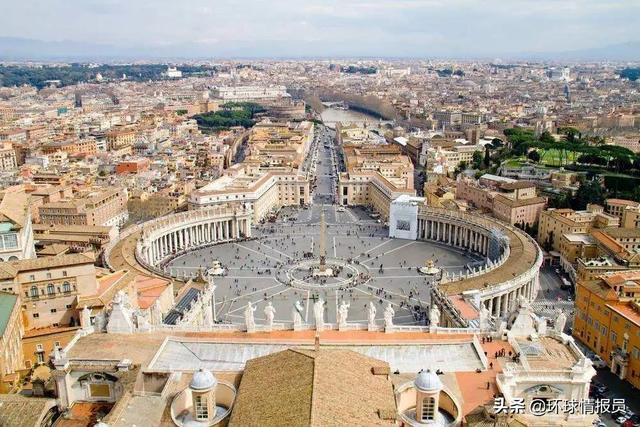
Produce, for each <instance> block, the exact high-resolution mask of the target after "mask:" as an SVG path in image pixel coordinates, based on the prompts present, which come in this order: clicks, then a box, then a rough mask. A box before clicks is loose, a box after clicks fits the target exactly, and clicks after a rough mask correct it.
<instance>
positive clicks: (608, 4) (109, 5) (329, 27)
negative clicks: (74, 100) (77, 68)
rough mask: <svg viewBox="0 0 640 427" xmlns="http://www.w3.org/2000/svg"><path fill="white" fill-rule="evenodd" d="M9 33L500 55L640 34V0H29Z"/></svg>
mask: <svg viewBox="0 0 640 427" xmlns="http://www.w3.org/2000/svg"><path fill="white" fill-rule="evenodd" d="M3 3H4V4H3V5H2V8H1V10H2V12H1V13H0V36H3V37H21V38H29V39H36V40H44V41H52V42H53V41H58V42H59V41H64V42H83V43H99V44H107V45H111V46H115V47H116V48H118V49H122V50H123V51H126V50H131V49H141V48H148V49H175V48H176V47H177V46H182V47H184V46H185V45H186V46H189V45H192V46H196V45H197V46H208V47H211V49H212V50H214V51H216V52H226V53H232V54H237V55H243V54H244V55H247V56H256V55H257V56H261V55H262V56H270V55H305V56H314V55H374V56H414V55H425V54H432V55H449V56H458V55H460V56H465V55H470V54H477V55H499V54H505V53H514V52H522V51H526V52H549V51H563V50H579V49H585V48H593V47H601V46H607V45H612V44H618V43H625V42H630V41H633V42H637V41H639V40H640V36H639V31H638V28H640V0H240V1H236V0H19V1H10V2H9V1H4V2H3Z"/></svg>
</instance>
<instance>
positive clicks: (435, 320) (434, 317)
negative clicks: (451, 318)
mask: <svg viewBox="0 0 640 427" xmlns="http://www.w3.org/2000/svg"><path fill="white" fill-rule="evenodd" d="M429 324H430V326H431V327H433V328H437V327H438V325H439V324H440V309H439V308H438V305H437V304H433V305H432V306H431V310H430V311H429Z"/></svg>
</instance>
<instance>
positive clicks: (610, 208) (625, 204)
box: [604, 199, 640, 220]
mask: <svg viewBox="0 0 640 427" xmlns="http://www.w3.org/2000/svg"><path fill="white" fill-rule="evenodd" d="M627 209H630V210H635V211H638V209H640V203H638V202H634V201H633V200H624V199H607V200H606V201H605V202H604V210H605V212H606V213H608V214H609V215H613V216H617V217H618V218H620V220H622V219H623V216H624V212H625V211H626V210H627Z"/></svg>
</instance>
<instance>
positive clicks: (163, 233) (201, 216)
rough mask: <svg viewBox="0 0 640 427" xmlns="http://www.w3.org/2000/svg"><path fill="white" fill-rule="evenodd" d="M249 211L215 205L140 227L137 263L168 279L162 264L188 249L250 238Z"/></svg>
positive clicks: (164, 218) (136, 253)
mask: <svg viewBox="0 0 640 427" xmlns="http://www.w3.org/2000/svg"><path fill="white" fill-rule="evenodd" d="M251 215H252V213H251V211H250V210H248V209H246V208H244V207H229V206H215V207H211V208H205V209H198V210H192V211H187V212H181V213H177V214H172V215H167V216H165V217H161V218H158V219H155V220H152V221H149V222H147V223H145V224H143V226H142V233H141V236H140V239H139V240H138V242H137V244H136V251H135V257H136V260H137V261H138V262H139V263H140V264H142V265H143V266H144V267H146V268H148V269H150V270H151V271H153V272H154V273H156V274H160V275H163V276H170V275H169V274H168V273H167V272H166V271H164V270H162V268H161V265H162V264H163V263H166V262H167V261H168V260H170V259H172V258H174V257H176V256H179V255H181V254H183V253H184V252H185V251H187V250H191V249H196V248H199V247H202V246H208V245H211V244H215V243H222V242H230V241H236V240H240V239H246V238H249V237H251Z"/></svg>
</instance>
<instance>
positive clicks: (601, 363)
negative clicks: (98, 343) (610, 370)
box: [591, 355, 607, 388]
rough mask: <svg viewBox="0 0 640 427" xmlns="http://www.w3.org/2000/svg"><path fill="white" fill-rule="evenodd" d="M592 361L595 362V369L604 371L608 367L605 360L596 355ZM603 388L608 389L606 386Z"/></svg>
mask: <svg viewBox="0 0 640 427" xmlns="http://www.w3.org/2000/svg"><path fill="white" fill-rule="evenodd" d="M591 361H592V362H593V367H594V368H596V369H604V368H606V367H607V364H606V363H605V361H604V360H602V357H600V356H598V355H595V356H594V357H593V358H592V359H591ZM603 387H605V388H606V386H604V385H603Z"/></svg>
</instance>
